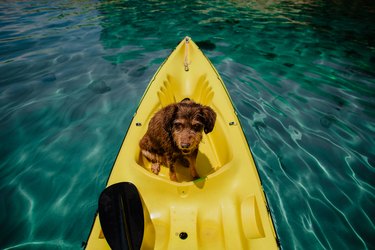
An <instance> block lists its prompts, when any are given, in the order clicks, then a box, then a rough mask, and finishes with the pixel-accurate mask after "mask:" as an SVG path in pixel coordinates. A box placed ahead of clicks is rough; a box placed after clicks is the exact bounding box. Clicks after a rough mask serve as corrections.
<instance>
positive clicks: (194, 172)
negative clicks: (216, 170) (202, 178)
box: [190, 167, 199, 179]
mask: <svg viewBox="0 0 375 250" xmlns="http://www.w3.org/2000/svg"><path fill="white" fill-rule="evenodd" d="M190 174H191V176H192V177H193V178H194V179H198V178H199V175H198V173H197V170H195V168H192V167H190Z"/></svg>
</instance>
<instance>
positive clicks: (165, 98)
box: [86, 38, 278, 250]
mask: <svg viewBox="0 0 375 250" xmlns="http://www.w3.org/2000/svg"><path fill="white" fill-rule="evenodd" d="M184 98H190V99H192V100H194V101H195V102H198V103H201V104H203V105H208V106H210V107H211V108H212V109H213V110H214V111H215V112H216V113H217V119H216V123H215V127H214V130H213V131H212V132H211V133H209V134H207V135H206V134H204V135H203V139H202V142H201V144H200V146H199V153H198V157H197V172H198V174H199V176H200V177H201V178H199V179H198V180H193V179H192V177H191V176H190V175H189V170H188V169H187V168H184V167H182V166H178V165H177V167H176V171H177V177H178V180H179V182H175V181H171V180H169V174H168V173H169V170H168V169H167V168H166V167H162V168H161V171H160V173H159V175H155V174H153V173H152V172H151V170H150V168H151V165H150V163H149V162H148V161H147V160H146V159H145V158H144V157H143V156H142V154H141V153H140V148H139V146H138V142H139V140H140V139H141V138H142V136H143V135H144V134H145V133H146V131H147V124H148V122H149V121H150V119H151V118H152V116H153V115H154V114H155V113H156V112H157V111H158V110H159V109H161V108H162V107H165V106H167V105H168V104H171V103H175V102H179V101H181V100H183V99H184ZM119 182H130V183H133V184H134V185H135V186H136V187H137V189H138V191H139V194H140V197H141V199H142V205H143V213H144V218H145V219H144V236H143V242H142V247H141V249H267V250H268V249H278V244H277V237H276V233H275V229H274V226H273V222H272V218H271V215H270V214H269V210H268V207H267V200H266V197H265V195H264V192H263V188H262V185H261V182H260V179H259V175H258V172H257V169H256V166H255V163H254V160H253V157H252V154H251V151H250V149H249V147H248V144H247V141H246V138H245V136H244V134H243V131H242V128H241V124H240V122H239V120H238V118H237V115H236V112H235V109H234V107H233V104H232V101H231V99H230V96H229V94H228V92H227V90H226V88H225V85H224V83H223V81H222V79H221V77H220V76H219V74H218V73H217V71H216V70H215V68H214V67H213V65H212V64H211V63H210V61H209V60H208V59H207V58H206V57H205V56H204V54H203V53H202V52H201V50H200V49H199V48H198V47H197V45H196V44H195V43H194V42H193V41H192V40H191V39H189V38H186V39H184V40H183V41H182V42H181V43H180V44H179V45H178V46H177V48H176V49H175V50H174V51H173V52H172V54H171V55H170V56H169V57H168V59H167V60H166V61H165V62H164V63H163V64H162V65H161V67H160V68H159V70H158V71H157V72H156V74H155V75H154V77H153V78H152V80H151V82H150V84H149V85H148V87H147V89H146V91H145V94H144V96H143V97H142V100H141V102H140V104H139V107H138V109H137V112H136V114H135V115H134V118H133V120H132V123H131V124H130V126H129V129H128V132H127V135H126V137H125V139H124V141H123V143H122V146H121V149H120V151H119V154H118V156H117V158H116V161H115V163H114V166H113V168H112V171H111V174H110V176H109V179H108V182H107V186H110V185H112V184H115V183H119ZM86 249H109V246H108V244H107V242H106V240H105V237H104V235H103V232H102V229H101V226H100V222H99V219H98V216H96V219H95V221H94V225H93V227H92V230H91V233H90V236H89V240H88V242H87V246H86Z"/></svg>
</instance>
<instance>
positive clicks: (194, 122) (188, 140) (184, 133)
mask: <svg viewBox="0 0 375 250" xmlns="http://www.w3.org/2000/svg"><path fill="white" fill-rule="evenodd" d="M166 109H167V110H168V111H167V113H168V115H167V117H166V119H167V121H166V124H167V128H168V130H169V132H170V134H171V135H172V138H173V141H174V142H175V144H176V146H177V147H178V148H179V149H180V150H181V151H182V152H183V153H184V154H190V153H192V152H193V151H194V150H195V149H197V148H198V145H199V143H200V141H201V140H202V132H203V131H204V132H205V133H206V134H207V133H209V132H211V131H212V130H213V128H214V125H215V120H216V113H215V111H213V110H212V108H210V107H208V106H203V105H201V104H198V103H195V102H193V101H191V100H190V99H187V98H186V99H184V100H182V101H181V102H179V103H176V104H171V105H169V106H167V107H166Z"/></svg>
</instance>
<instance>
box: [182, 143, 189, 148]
mask: <svg viewBox="0 0 375 250" xmlns="http://www.w3.org/2000/svg"><path fill="white" fill-rule="evenodd" d="M189 147H190V143H181V148H189Z"/></svg>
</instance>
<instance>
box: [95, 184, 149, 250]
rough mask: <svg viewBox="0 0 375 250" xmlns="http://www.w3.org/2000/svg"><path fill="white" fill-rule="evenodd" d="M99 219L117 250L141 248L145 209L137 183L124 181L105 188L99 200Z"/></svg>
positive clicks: (104, 231)
mask: <svg viewBox="0 0 375 250" xmlns="http://www.w3.org/2000/svg"><path fill="white" fill-rule="evenodd" d="M99 220H100V224H101V227H102V230H103V234H104V236H105V238H106V240H107V242H108V244H109V246H110V247H111V248H112V249H113V250H126V249H129V250H133V249H134V250H136V249H140V248H141V244H142V240H143V231H144V217H143V207H142V201H141V198H140V196H139V193H138V190H137V188H136V187H135V186H134V184H132V183H130V182H120V183H116V184H114V185H111V186H109V187H107V188H106V189H104V191H103V192H102V193H101V195H100V197H99Z"/></svg>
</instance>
